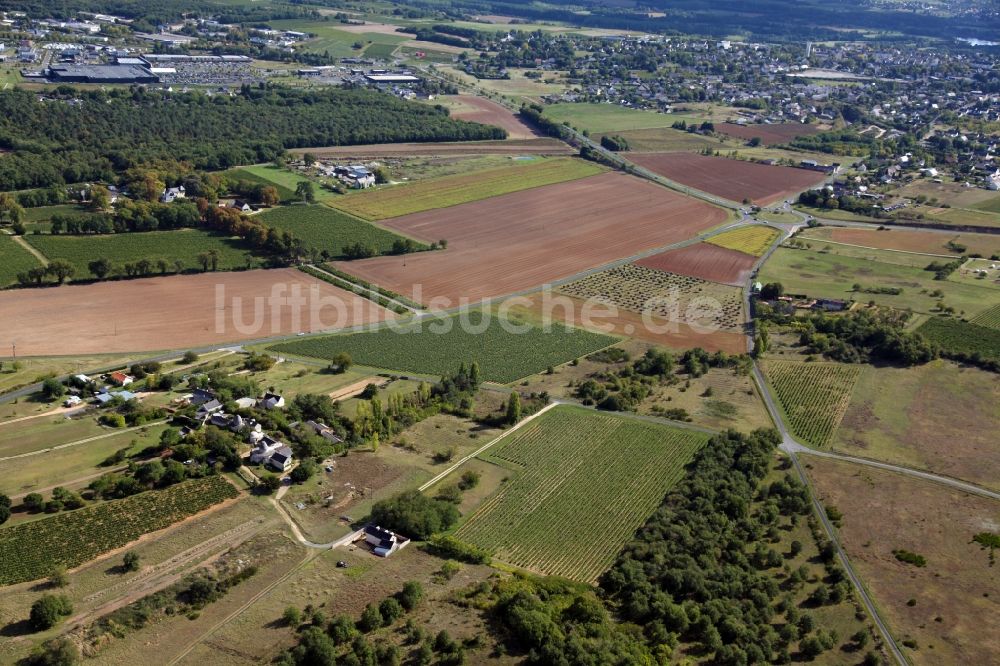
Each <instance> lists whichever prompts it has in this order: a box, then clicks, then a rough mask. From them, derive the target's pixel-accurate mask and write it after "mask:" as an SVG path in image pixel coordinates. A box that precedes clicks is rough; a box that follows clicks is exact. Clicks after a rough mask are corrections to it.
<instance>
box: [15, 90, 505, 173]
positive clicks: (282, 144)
mask: <svg viewBox="0 0 1000 666" xmlns="http://www.w3.org/2000/svg"><path fill="white" fill-rule="evenodd" d="M503 138H506V133H505V132H504V131H503V130H502V129H499V128H496V127H491V126H487V125H479V124H476V123H469V122H464V121H460V120H453V119H451V118H449V117H448V112H447V111H446V110H445V109H442V108H438V107H433V106H428V105H423V104H417V103H414V102H406V101H403V100H400V99H398V98H396V97H392V96H390V95H386V94H382V93H379V92H375V91H370V90H362V89H355V90H344V89H326V90H309V91H300V90H292V89H288V88H279V87H271V88H249V87H248V88H244V89H243V90H242V92H241V93H239V94H237V95H234V96H232V97H230V96H226V95H214V96H209V95H206V94H204V93H200V92H192V93H185V94H168V93H164V92H160V91H147V90H143V89H140V88H134V89H130V90H125V89H120V90H112V91H86V92H85V91H81V90H75V89H72V88H65V87H63V88H60V89H58V91H57V92H56V93H54V94H50V95H46V97H45V98H44V99H39V97H38V95H37V94H36V93H33V92H28V91H25V90H8V91H4V92H2V93H0V149H3V150H7V151H11V152H8V153H6V154H3V155H0V191H3V190H15V189H24V188H30V187H48V186H51V185H58V184H62V183H76V182H82V181H89V180H104V181H112V180H114V178H115V174H117V173H120V172H122V171H124V170H126V169H129V168H133V167H136V166H140V165H143V164H148V163H151V162H156V161H161V160H173V161H185V162H189V163H191V164H192V165H193V166H194V167H196V168H199V169H207V170H215V169H225V168H228V167H231V166H235V165H240V164H253V163H258V162H268V161H271V160H273V159H275V158H276V157H278V156H279V155H280V154H281V153H283V152H284V151H285V150H286V149H288V148H306V147H315V146H327V145H348V144H364V143H392V142H401V143H402V142H424V141H460V140H478V139H503Z"/></svg>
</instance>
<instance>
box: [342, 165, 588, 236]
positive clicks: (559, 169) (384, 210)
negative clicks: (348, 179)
mask: <svg viewBox="0 0 1000 666" xmlns="http://www.w3.org/2000/svg"><path fill="white" fill-rule="evenodd" d="M603 171H604V168H602V167H600V166H598V165H597V164H595V163H593V162H588V161H586V160H582V159H579V158H566V157H558V158H553V159H545V158H532V159H530V160H527V161H525V160H516V161H511V162H510V163H508V164H504V165H502V166H499V167H495V168H492V169H482V170H479V171H471V172H467V173H460V174H455V175H452V176H442V177H440V178H430V179H427V180H419V181H417V182H415V183H409V184H406V185H397V186H394V187H389V188H386V189H379V190H375V191H369V192H359V193H357V194H352V195H351V196H347V197H341V198H338V199H337V200H336V202H335V203H334V205H335V206H336V207H337V208H339V209H341V210H344V211H347V212H348V213H352V214H354V215H357V216H358V217H361V218H364V219H366V220H384V219H387V218H393V217H401V216H403V215H410V214H412V213H419V212H422V211H425V210H431V209H435V208H448V207H450V206H456V205H458V204H463V203H469V202H472V201H479V200H480V199H488V198H490V197H495V196H499V195H502V194H510V193H511V192H519V191H521V190H527V189H530V188H533V187H542V186H544V185H554V184H555V183H562V182H566V181H570V180H577V179H579V178H585V177H587V176H594V175H597V174H599V173H602V172H603Z"/></svg>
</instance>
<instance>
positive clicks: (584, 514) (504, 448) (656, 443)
mask: <svg viewBox="0 0 1000 666" xmlns="http://www.w3.org/2000/svg"><path fill="white" fill-rule="evenodd" d="M707 440H708V435H706V434H703V433H699V432H695V431H691V430H682V429H679V428H671V427H668V426H663V425H658V424H655V423H648V422H645V421H638V420H635V419H628V418H623V417H621V416H613V415H611V414H606V413H601V412H596V411H591V410H588V409H584V408H580V407H570V406H560V407H556V408H554V409H552V410H551V411H549V412H547V413H545V414H543V415H541V416H539V417H538V418H537V419H536V420H535V421H533V422H531V423H529V424H527V425H525V426H524V427H522V428H521V429H520V430H518V431H516V432H514V433H513V434H511V435H509V436H508V437H507V438H506V439H504V440H502V441H501V442H500V443H499V444H498V445H497V446H496V447H494V448H493V449H491V450H490V451H488V452H487V453H486V454H484V455H483V456H481V457H482V459H483V460H486V461H488V462H491V463H494V464H496V465H499V466H501V467H503V468H505V469H507V470H510V476H509V480H508V481H507V482H506V483H504V484H502V485H501V487H500V490H499V491H498V492H497V493H496V494H495V495H494V496H493V497H491V498H490V499H488V500H487V501H485V502H484V503H483V504H482V505H481V506H480V507H479V509H478V510H477V511H476V512H475V513H474V514H473V515H472V516H471V517H470V518H469V519H468V520H467V521H466V522H465V523H464V524H463V525H462V526H461V527H460V528H459V529H458V530H457V532H456V536H457V537H458V538H460V539H463V540H465V541H468V542H470V543H473V544H475V545H477V546H480V547H483V548H487V549H489V550H491V551H493V552H494V553H495V555H496V557H497V558H498V559H500V560H502V561H505V562H509V563H511V564H514V565H516V566H519V567H524V568H526V569H530V570H532V571H537V572H540V573H544V574H552V575H559V576H565V577H568V578H573V579H576V580H582V581H586V582H590V583H592V582H594V581H596V580H597V578H598V576H600V574H601V573H602V572H603V571H604V570H605V569H607V568H608V567H609V566H610V565H611V564H612V562H613V561H614V559H615V556H616V555H617V554H618V551H619V550H621V548H622V546H623V545H624V544H625V542H626V541H628V539H629V537H630V536H632V534H633V533H634V532H635V530H636V529H638V528H639V527H640V526H641V525H642V524H643V523H644V522H645V521H646V519H647V518H649V516H650V514H652V513H653V511H654V510H655V509H656V507H657V506H659V504H660V502H662V501H663V496H664V495H665V494H666V493H667V491H668V490H670V488H671V487H673V485H674V484H676V483H677V481H679V480H680V479H681V477H682V476H683V475H684V466H685V465H686V464H687V463H688V462H689V461H690V460H691V458H692V456H693V455H694V453H695V451H697V450H698V449H699V448H700V447H701V446H703V445H704V444H705V442H706V441H707Z"/></svg>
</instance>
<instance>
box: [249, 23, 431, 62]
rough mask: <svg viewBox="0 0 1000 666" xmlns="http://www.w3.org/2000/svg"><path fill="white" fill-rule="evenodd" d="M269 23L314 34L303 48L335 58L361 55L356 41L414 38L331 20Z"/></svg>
mask: <svg viewBox="0 0 1000 666" xmlns="http://www.w3.org/2000/svg"><path fill="white" fill-rule="evenodd" d="M268 25H270V26H271V27H272V28H274V29H275V30H297V31H299V32H308V33H311V34H314V35H316V37H315V38H313V39H310V40H308V41H306V42H304V43H303V50H305V51H310V52H312V53H329V54H330V55H331V56H333V57H334V58H345V57H351V56H355V57H356V56H360V55H361V50H360V49H354V48H353V46H354V44H355V43H356V42H361V44H363V45H365V44H367V43H368V42H374V44H379V45H398V44H400V43H402V42H405V41H406V40H408V39H411V38H412V36H411V35H390V34H385V33H381V32H348V31H347V30H341V29H339V27H338V26H340V24H339V23H336V22H329V21H310V20H300V19H288V20H280V21H268ZM374 44H373V45H374ZM366 55H371V54H366Z"/></svg>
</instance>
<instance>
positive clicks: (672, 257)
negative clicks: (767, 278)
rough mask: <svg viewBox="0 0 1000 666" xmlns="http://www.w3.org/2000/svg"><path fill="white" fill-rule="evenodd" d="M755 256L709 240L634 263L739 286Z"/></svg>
mask: <svg viewBox="0 0 1000 666" xmlns="http://www.w3.org/2000/svg"><path fill="white" fill-rule="evenodd" d="M755 262H756V259H755V258H754V257H753V256H752V255H749V254H745V253H743V252H737V251H736V250H730V249H727V248H724V247H719V246H718V245H712V244H709V243H698V244H697V245H689V246H688V247H685V248H681V249H680V250H668V251H667V252H663V253H661V254H654V255H653V256H652V257H647V258H646V259H642V260H640V261H637V262H635V263H636V265H638V266H643V267H645V268H652V269H655V270H658V271H666V272H668V273H677V274H679V275H689V276H691V277H696V278H701V279H702V280H709V281H711V282H721V283H722V284H728V285H732V286H734V287H741V286H743V285H744V284H746V281H747V278H748V277H749V276H750V270H751V269H752V268H753V265H754V263H755Z"/></svg>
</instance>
